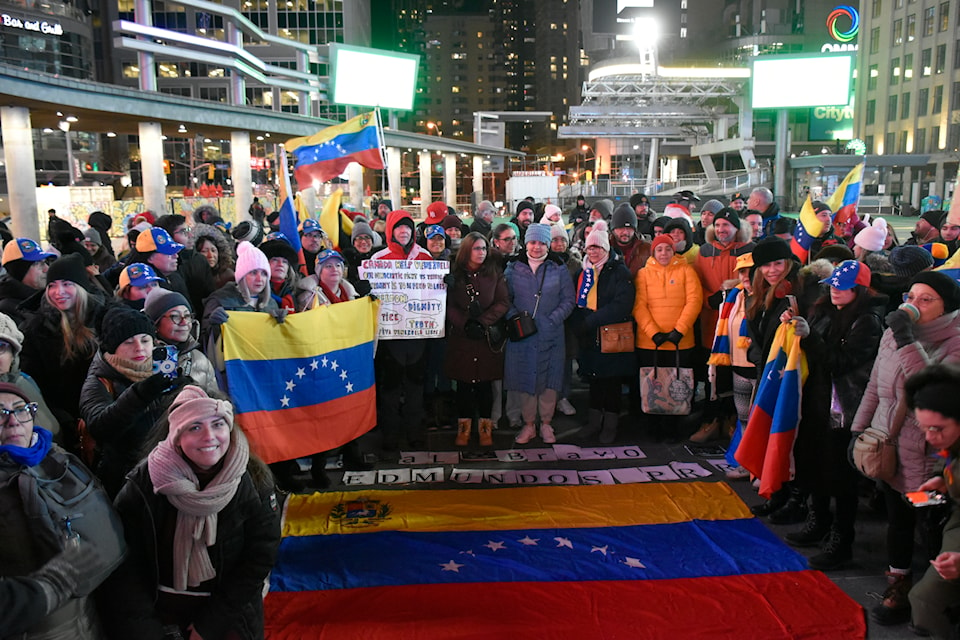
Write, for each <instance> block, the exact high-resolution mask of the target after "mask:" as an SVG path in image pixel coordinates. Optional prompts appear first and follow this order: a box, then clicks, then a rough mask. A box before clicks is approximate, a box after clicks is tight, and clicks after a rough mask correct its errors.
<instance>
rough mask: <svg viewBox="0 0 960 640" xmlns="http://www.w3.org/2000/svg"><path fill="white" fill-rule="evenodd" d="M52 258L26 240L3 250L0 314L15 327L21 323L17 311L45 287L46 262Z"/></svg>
mask: <svg viewBox="0 0 960 640" xmlns="http://www.w3.org/2000/svg"><path fill="white" fill-rule="evenodd" d="M54 257H56V256H54V255H53V254H52V253H47V252H46V251H42V250H41V249H40V246H39V245H38V244H37V243H36V242H34V241H33V240H31V239H30V238H16V239H14V240H11V241H10V242H8V243H7V246H6V247H4V248H3V268H4V269H5V270H6V273H4V274H3V275H2V276H0V312H3V313H5V314H7V315H8V316H10V317H11V318H12V319H13V321H14V322H16V323H17V324H18V325H19V324H20V323H21V322H23V320H24V317H23V314H22V312H20V311H18V310H17V307H18V306H19V305H20V303H21V302H23V301H24V300H26V299H27V298H29V297H30V296H32V295H33V294H35V293H36V292H37V291H40V290H41V289H43V288H45V287H46V286H47V268H48V266H49V265H48V264H47V260H48V259H49V258H54Z"/></svg>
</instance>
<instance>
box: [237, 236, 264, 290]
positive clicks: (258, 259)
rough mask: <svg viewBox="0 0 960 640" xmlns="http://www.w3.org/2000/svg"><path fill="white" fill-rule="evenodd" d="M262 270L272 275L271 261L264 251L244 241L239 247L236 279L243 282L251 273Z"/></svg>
mask: <svg viewBox="0 0 960 640" xmlns="http://www.w3.org/2000/svg"><path fill="white" fill-rule="evenodd" d="M257 269H261V270H263V271H266V272H267V275H270V261H269V260H267V256H265V255H264V254H263V251H260V249H257V248H256V247H255V246H253V245H252V244H250V243H249V242H247V241H246V240H244V241H243V242H241V243H240V244H238V245H237V266H236V268H235V270H234V278H235V279H236V281H237V282H240V281H241V280H243V278H244V276H246V275H247V274H248V273H250V272H251V271H256V270H257Z"/></svg>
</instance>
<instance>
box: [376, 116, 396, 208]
mask: <svg viewBox="0 0 960 640" xmlns="http://www.w3.org/2000/svg"><path fill="white" fill-rule="evenodd" d="M373 111H374V113H375V114H376V115H377V144H378V145H379V146H380V159H381V160H382V161H383V175H381V176H380V194H381V197H382V195H383V191H384V190H386V192H387V193H388V194H389V193H392V192H393V184H392V181H391V180H390V165H389V163H388V162H387V145H386V143H385V141H384V136H383V119H382V118H381V115H380V106H379V105H377V106H376V107H374V108H373ZM397 207H399V204H398V205H397Z"/></svg>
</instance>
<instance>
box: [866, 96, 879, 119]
mask: <svg viewBox="0 0 960 640" xmlns="http://www.w3.org/2000/svg"><path fill="white" fill-rule="evenodd" d="M866 115H867V124H873V123H874V122H875V121H876V119H877V101H876V100H867V114H866Z"/></svg>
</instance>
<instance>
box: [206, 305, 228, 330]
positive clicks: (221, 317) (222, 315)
mask: <svg viewBox="0 0 960 640" xmlns="http://www.w3.org/2000/svg"><path fill="white" fill-rule="evenodd" d="M228 319H229V318H227V312H226V311H224V310H223V307H218V308H217V309H215V310H214V312H213V313H211V314H210V315H209V316H208V317H207V322H209V323H210V324H211V325H212V326H218V325H221V324H223V323H224V322H226V321H227V320H228Z"/></svg>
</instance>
